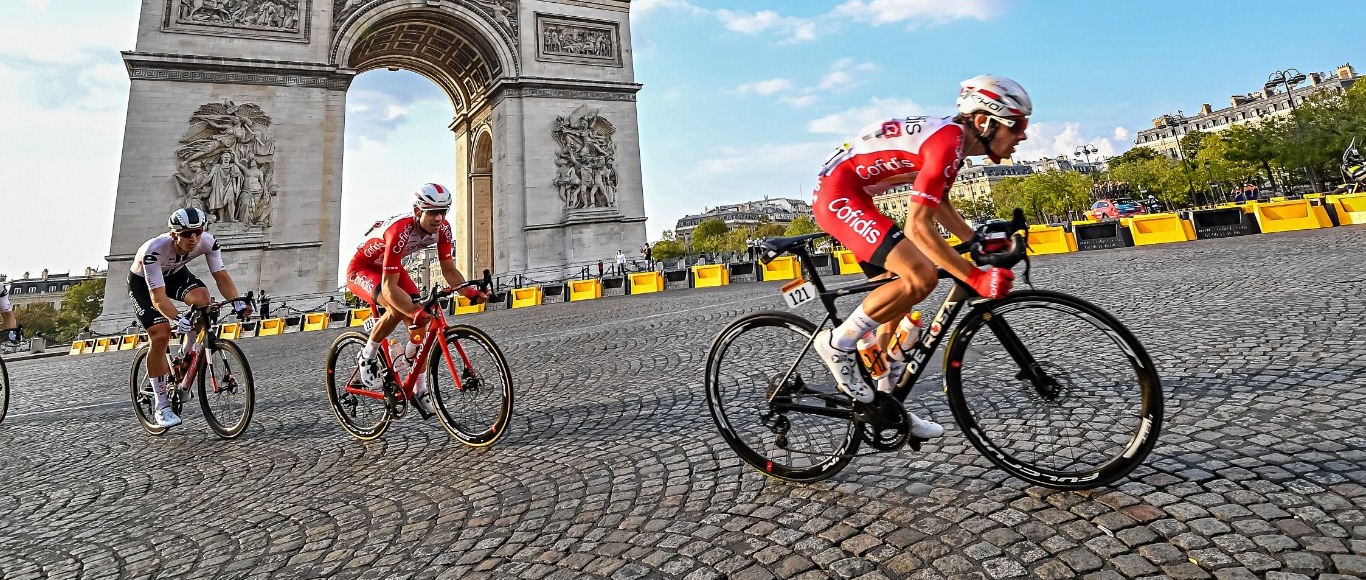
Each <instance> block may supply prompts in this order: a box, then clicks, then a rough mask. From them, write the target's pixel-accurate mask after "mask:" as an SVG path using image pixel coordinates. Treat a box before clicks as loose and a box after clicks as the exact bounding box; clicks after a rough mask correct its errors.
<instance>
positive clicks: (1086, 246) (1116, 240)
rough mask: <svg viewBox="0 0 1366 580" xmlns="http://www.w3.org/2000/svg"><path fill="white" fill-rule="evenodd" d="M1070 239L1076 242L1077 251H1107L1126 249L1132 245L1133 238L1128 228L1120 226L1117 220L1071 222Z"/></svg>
mask: <svg viewBox="0 0 1366 580" xmlns="http://www.w3.org/2000/svg"><path fill="white" fill-rule="evenodd" d="M1072 237H1073V238H1074V239H1075V240H1076V242H1077V251H1082V252H1086V251H1091V250H1109V249H1112V248H1128V247H1131V246H1133V245H1134V237H1133V235H1132V234H1130V233H1129V228H1126V227H1124V226H1122V225H1120V223H1119V221H1118V220H1110V221H1103V222H1098V221H1077V222H1072Z"/></svg>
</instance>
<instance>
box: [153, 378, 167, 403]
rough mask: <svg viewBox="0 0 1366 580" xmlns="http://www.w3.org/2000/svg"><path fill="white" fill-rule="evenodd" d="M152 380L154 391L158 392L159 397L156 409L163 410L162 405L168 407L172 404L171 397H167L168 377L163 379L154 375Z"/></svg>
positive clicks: (157, 396)
mask: <svg viewBox="0 0 1366 580" xmlns="http://www.w3.org/2000/svg"><path fill="white" fill-rule="evenodd" d="M151 381H152V392H153V393H156V398H157V403H156V409H157V410H161V408H162V407H166V406H168V405H170V404H171V401H170V399H168V398H167V397H166V379H163V378H161V377H152V378H151Z"/></svg>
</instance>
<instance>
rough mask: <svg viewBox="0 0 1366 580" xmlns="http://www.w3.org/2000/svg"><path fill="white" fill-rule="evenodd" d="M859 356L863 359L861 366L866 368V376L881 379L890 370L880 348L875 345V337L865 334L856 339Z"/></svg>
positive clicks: (876, 379)
mask: <svg viewBox="0 0 1366 580" xmlns="http://www.w3.org/2000/svg"><path fill="white" fill-rule="evenodd" d="M858 353H859V358H860V359H862V360H863V367H864V368H866V369H868V376H870V377H872V379H873V380H874V381H878V380H881V379H882V378H883V377H885V376H887V373H888V372H889V371H890V370H891V369H888V368H887V360H886V359H884V358H882V349H879V348H878V347H877V338H876V337H874V336H871V335H869V336H866V337H863V338H860V339H859V340H858Z"/></svg>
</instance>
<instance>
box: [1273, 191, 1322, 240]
mask: <svg viewBox="0 0 1366 580" xmlns="http://www.w3.org/2000/svg"><path fill="white" fill-rule="evenodd" d="M1319 209H1320V210H1322V209H1323V208H1319ZM1317 213H1318V212H1315V211H1314V208H1313V206H1311V205H1310V204H1309V200H1304V199H1301V200H1295V201H1282V202H1275V203H1259V204H1257V207H1256V215H1257V225H1259V226H1261V228H1262V233H1264V234H1273V233H1276V232H1293V231H1298V230H1316V229H1319V228H1321V227H1323V221H1326V220H1327V219H1328V213H1327V212H1326V211H1324V215H1323V219H1322V220H1321V219H1319V217H1318V215H1317ZM1329 225H1331V223H1330V224H1329Z"/></svg>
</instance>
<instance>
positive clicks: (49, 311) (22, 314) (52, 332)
mask: <svg viewBox="0 0 1366 580" xmlns="http://www.w3.org/2000/svg"><path fill="white" fill-rule="evenodd" d="M14 318H15V320H16V321H18V323H19V326H22V327H24V337H25V338H28V337H30V336H35V335H39V334H41V335H43V336H45V337H47V338H49V339H53V340H58V336H57V309H56V308H53V307H52V305H51V304H48V303H47V302H34V303H32V304H25V305H24V306H22V307H19V308H15V309H14ZM58 341H59V342H60V340H58Z"/></svg>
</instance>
